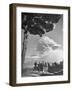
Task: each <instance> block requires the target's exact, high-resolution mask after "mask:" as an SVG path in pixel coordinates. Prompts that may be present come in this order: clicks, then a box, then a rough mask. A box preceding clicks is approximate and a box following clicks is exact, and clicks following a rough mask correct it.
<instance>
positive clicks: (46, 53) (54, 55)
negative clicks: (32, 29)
mask: <svg viewBox="0 0 72 90" xmlns="http://www.w3.org/2000/svg"><path fill="white" fill-rule="evenodd" d="M37 51H38V52H39V55H40V57H41V58H40V59H39V60H42V61H47V62H50V63H53V62H57V63H59V62H60V61H62V60H63V51H62V49H61V45H60V44H57V43H56V42H55V41H54V40H53V39H51V38H49V37H47V36H43V37H42V38H41V39H40V40H39V43H38V45H37Z"/></svg>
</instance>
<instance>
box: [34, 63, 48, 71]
mask: <svg viewBox="0 0 72 90" xmlns="http://www.w3.org/2000/svg"><path fill="white" fill-rule="evenodd" d="M44 67H47V63H46V62H45V63H44V62H39V63H37V62H35V63H34V68H33V70H36V71H43V69H44Z"/></svg>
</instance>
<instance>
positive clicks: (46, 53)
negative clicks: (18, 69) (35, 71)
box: [25, 17, 63, 61]
mask: <svg viewBox="0 0 72 90" xmlns="http://www.w3.org/2000/svg"><path fill="white" fill-rule="evenodd" d="M62 30H63V18H62V17H61V19H60V20H59V21H58V23H57V24H56V27H55V28H54V30H52V31H50V32H48V33H46V34H44V35H43V37H40V36H38V35H30V34H29V36H28V43H27V51H26V56H25V59H26V60H25V61H27V59H28V60H33V59H36V58H37V59H38V60H40V59H41V60H51V61H54V60H53V59H54V58H57V59H61V58H62V47H63V31H62Z"/></svg>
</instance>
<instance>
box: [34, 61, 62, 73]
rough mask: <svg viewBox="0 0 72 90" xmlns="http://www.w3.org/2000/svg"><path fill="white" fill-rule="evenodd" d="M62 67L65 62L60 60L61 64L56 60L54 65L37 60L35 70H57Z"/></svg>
mask: <svg viewBox="0 0 72 90" xmlns="http://www.w3.org/2000/svg"><path fill="white" fill-rule="evenodd" d="M60 69H63V62H60V64H58V63H56V62H54V63H52V65H50V63H48V62H39V63H38V62H35V63H34V67H33V70H34V71H46V72H55V71H59V70H60Z"/></svg>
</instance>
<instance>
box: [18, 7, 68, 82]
mask: <svg viewBox="0 0 72 90" xmlns="http://www.w3.org/2000/svg"><path fill="white" fill-rule="evenodd" d="M21 12H32V13H47V14H49V13H50V14H63V56H64V74H63V75H62V76H45V77H24V78H23V77H21ZM16 22H17V24H16V34H17V35H16V36H17V37H16V38H17V40H16V41H17V46H16V47H17V48H16V83H34V82H51V81H52V82H53V81H64V80H65V81H66V80H68V11H67V10H63V9H44V8H30V7H29V8H28V7H17V8H16Z"/></svg>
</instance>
